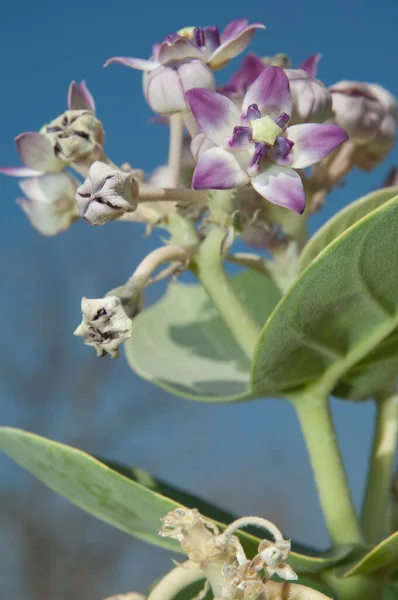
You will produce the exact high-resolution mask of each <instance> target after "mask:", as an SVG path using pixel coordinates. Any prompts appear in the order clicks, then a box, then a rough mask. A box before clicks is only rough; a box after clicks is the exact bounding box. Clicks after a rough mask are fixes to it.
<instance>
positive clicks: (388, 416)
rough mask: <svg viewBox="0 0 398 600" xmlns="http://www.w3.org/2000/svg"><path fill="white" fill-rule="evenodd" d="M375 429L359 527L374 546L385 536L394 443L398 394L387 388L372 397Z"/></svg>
mask: <svg viewBox="0 0 398 600" xmlns="http://www.w3.org/2000/svg"><path fill="white" fill-rule="evenodd" d="M375 405H376V427H375V433H374V438H373V445H372V451H371V458H370V465H369V474H368V480H367V486H366V493H365V500H364V503H363V508H362V527H363V530H364V534H365V538H366V541H367V542H369V543H371V544H377V543H378V542H380V541H381V540H382V539H383V538H384V537H385V536H386V535H387V533H388V512H389V503H390V488H391V481H392V477H393V469H394V457H395V453H396V449H397V442H398V393H397V392H394V393H391V389H390V388H389V389H388V390H386V391H383V392H380V393H379V394H377V395H376V396H375Z"/></svg>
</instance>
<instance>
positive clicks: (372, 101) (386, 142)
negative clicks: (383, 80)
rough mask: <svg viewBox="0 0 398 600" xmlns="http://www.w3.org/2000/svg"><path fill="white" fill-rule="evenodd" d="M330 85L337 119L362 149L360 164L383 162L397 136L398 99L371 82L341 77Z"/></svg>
mask: <svg viewBox="0 0 398 600" xmlns="http://www.w3.org/2000/svg"><path fill="white" fill-rule="evenodd" d="M329 89H330V92H331V94H332V99H333V112H334V116H335V120H336V123H337V124H339V125H341V126H342V127H344V129H346V131H347V133H348V135H349V137H350V140H351V141H352V142H354V143H355V144H356V145H357V146H360V147H361V151H360V152H358V153H357V156H356V166H358V167H359V168H360V169H364V170H366V171H368V170H370V169H372V168H373V167H375V166H376V165H377V164H379V163H380V162H381V161H382V160H383V159H384V157H385V156H386V155H387V154H388V152H389V151H390V150H391V148H392V146H393V144H394V142H395V137H396V126H397V119H398V108H397V102H396V99H395V98H394V96H392V95H391V94H390V93H389V92H388V91H387V90H386V89H384V88H383V87H382V86H380V85H376V84H371V83H359V82H356V81H340V82H339V83H336V84H335V85H333V86H332V87H331V88H329Z"/></svg>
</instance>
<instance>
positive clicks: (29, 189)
mask: <svg viewBox="0 0 398 600" xmlns="http://www.w3.org/2000/svg"><path fill="white" fill-rule="evenodd" d="M20 187H21V189H22V191H23V192H24V193H25V194H26V196H27V198H19V199H18V200H17V202H18V204H19V205H20V206H21V208H22V210H23V211H24V212H25V214H26V215H27V217H28V219H29V220H30V222H31V223H32V225H33V227H35V228H36V229H37V230H38V231H39V232H40V233H41V234H43V235H56V234H57V233H60V232H61V231H64V230H65V229H67V228H68V227H69V225H71V223H73V221H75V220H76V219H77V218H78V216H79V215H78V211H77V207H76V203H75V199H74V194H75V191H76V187H77V182H76V181H75V180H74V179H73V177H71V176H70V175H68V174H67V173H47V174H46V175H43V176H42V177H34V178H32V179H27V180H25V181H23V182H20Z"/></svg>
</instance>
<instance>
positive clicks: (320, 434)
mask: <svg viewBox="0 0 398 600" xmlns="http://www.w3.org/2000/svg"><path fill="white" fill-rule="evenodd" d="M289 399H290V400H291V401H292V402H293V404H294V407H295V409H296V411H297V415H298V418H299V421H300V424H301V428H302V431H303V435H304V438H305V442H306V444H307V448H308V452H309V455H310V460H311V465H312V469H313V472H314V477H315V482H316V486H317V488H318V494H319V499H320V503H321V507H322V510H323V514H324V517H325V521H326V525H327V528H328V531H329V535H330V538H331V540H332V542H333V544H335V545H338V544H352V543H354V544H355V543H361V542H362V533H361V530H360V527H359V523H358V518H357V514H356V512H355V507H354V503H353V500H352V497H351V492H350V489H349V484H348V480H347V475H346V472H345V468H344V462H343V458H342V455H341V451H340V448H339V445H338V441H337V437H336V432H335V428H334V423H333V417H332V414H331V411H330V406H329V401H328V399H327V397H325V396H321V395H318V394H315V393H314V392H313V391H308V392H304V393H301V394H295V395H293V394H292V395H291V396H290V397H289Z"/></svg>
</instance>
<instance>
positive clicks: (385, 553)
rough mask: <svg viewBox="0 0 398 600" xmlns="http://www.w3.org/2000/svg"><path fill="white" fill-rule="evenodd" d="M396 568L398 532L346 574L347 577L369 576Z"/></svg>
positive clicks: (366, 555)
mask: <svg viewBox="0 0 398 600" xmlns="http://www.w3.org/2000/svg"><path fill="white" fill-rule="evenodd" d="M386 567H387V568H392V569H393V570H394V567H395V568H396V569H398V531H396V532H395V533H394V534H393V535H390V537H388V538H386V539H385V540H383V541H382V542H380V544H378V545H377V546H375V547H374V548H372V550H370V551H369V552H368V553H367V554H365V556H363V557H362V558H361V560H359V561H358V562H357V563H356V564H355V565H354V566H353V567H351V568H350V569H349V570H348V571H346V573H345V577H352V576H353V575H367V574H369V573H374V572H376V571H380V570H382V569H383V570H384V569H386Z"/></svg>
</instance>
